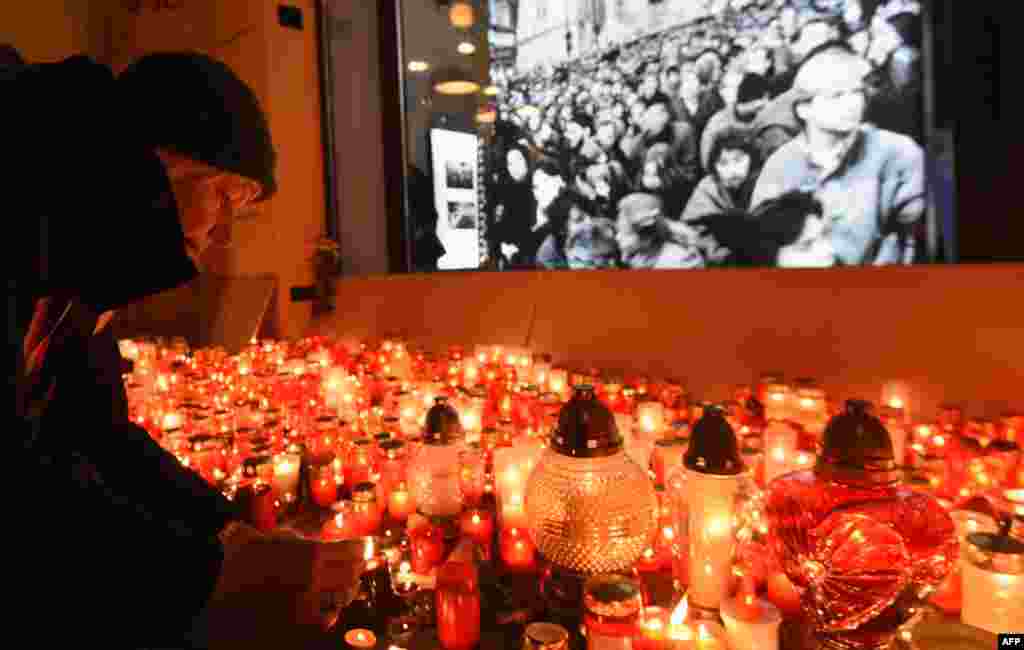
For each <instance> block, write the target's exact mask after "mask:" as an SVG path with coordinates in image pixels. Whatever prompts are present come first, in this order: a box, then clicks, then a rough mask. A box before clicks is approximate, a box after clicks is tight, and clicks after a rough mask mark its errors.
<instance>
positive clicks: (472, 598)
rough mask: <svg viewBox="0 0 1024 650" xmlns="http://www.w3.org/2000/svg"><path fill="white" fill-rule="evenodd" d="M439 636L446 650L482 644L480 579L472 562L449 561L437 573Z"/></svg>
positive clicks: (470, 648) (468, 649)
mask: <svg viewBox="0 0 1024 650" xmlns="http://www.w3.org/2000/svg"><path fill="white" fill-rule="evenodd" d="M435 599H436V602H435V611H436V612H437V635H438V638H439V639H440V640H441V646H442V647H444V648H445V650H472V648H474V647H475V646H476V645H477V643H479V642H480V578H479V575H478V573H477V569H476V566H474V565H473V563H472V562H462V561H455V560H449V561H448V562H445V563H444V564H443V565H442V566H441V568H440V569H438V572H437V588H436V590H435Z"/></svg>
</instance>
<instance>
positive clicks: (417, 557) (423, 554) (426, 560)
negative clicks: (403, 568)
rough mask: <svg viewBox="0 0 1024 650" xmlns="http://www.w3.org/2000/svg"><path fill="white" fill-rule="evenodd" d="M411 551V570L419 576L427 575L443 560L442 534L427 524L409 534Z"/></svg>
mask: <svg viewBox="0 0 1024 650" xmlns="http://www.w3.org/2000/svg"><path fill="white" fill-rule="evenodd" d="M409 544H410V546H411V549H412V570H413V572H414V573H418V574H420V575H426V574H429V573H430V572H431V571H432V570H433V569H434V568H436V567H438V566H440V564H441V561H442V560H443V559H444V532H443V531H442V530H441V529H440V528H438V527H437V526H434V525H432V524H429V523H428V524H427V525H425V526H422V527H420V528H417V529H416V530H415V531H414V532H413V531H410V533H409Z"/></svg>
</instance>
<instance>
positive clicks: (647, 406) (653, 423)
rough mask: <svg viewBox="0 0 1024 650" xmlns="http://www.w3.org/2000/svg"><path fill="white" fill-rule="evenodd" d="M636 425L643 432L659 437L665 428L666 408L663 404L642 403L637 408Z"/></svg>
mask: <svg viewBox="0 0 1024 650" xmlns="http://www.w3.org/2000/svg"><path fill="white" fill-rule="evenodd" d="M636 424H637V426H638V427H639V428H640V430H641V431H643V432H644V433H647V434H650V435H659V434H660V433H661V432H662V431H663V430H664V428H665V407H664V405H662V403H661V402H655V401H649V402H641V403H640V404H638V405H637V407H636Z"/></svg>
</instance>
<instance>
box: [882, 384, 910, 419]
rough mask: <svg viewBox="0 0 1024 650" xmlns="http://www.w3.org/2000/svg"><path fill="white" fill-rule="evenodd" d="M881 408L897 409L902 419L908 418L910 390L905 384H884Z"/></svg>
mask: <svg viewBox="0 0 1024 650" xmlns="http://www.w3.org/2000/svg"><path fill="white" fill-rule="evenodd" d="M882 406H888V407H889V408H892V409H898V410H900V411H902V412H903V413H902V415H903V416H904V417H910V414H911V413H910V388H909V386H907V384H906V382H903V381H890V382H886V383H885V384H884V385H883V386H882Z"/></svg>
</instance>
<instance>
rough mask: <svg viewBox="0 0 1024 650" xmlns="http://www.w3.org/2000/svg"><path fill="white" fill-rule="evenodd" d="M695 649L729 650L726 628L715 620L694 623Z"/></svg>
mask: <svg viewBox="0 0 1024 650" xmlns="http://www.w3.org/2000/svg"><path fill="white" fill-rule="evenodd" d="M694 627H695V628H696V629H695V632H694V637H695V639H694V640H695V643H694V645H693V647H694V650H729V649H728V641H727V635H726V632H725V628H723V627H722V626H721V625H719V624H718V623H715V622H714V621H699V622H697V623H695V624H694Z"/></svg>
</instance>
